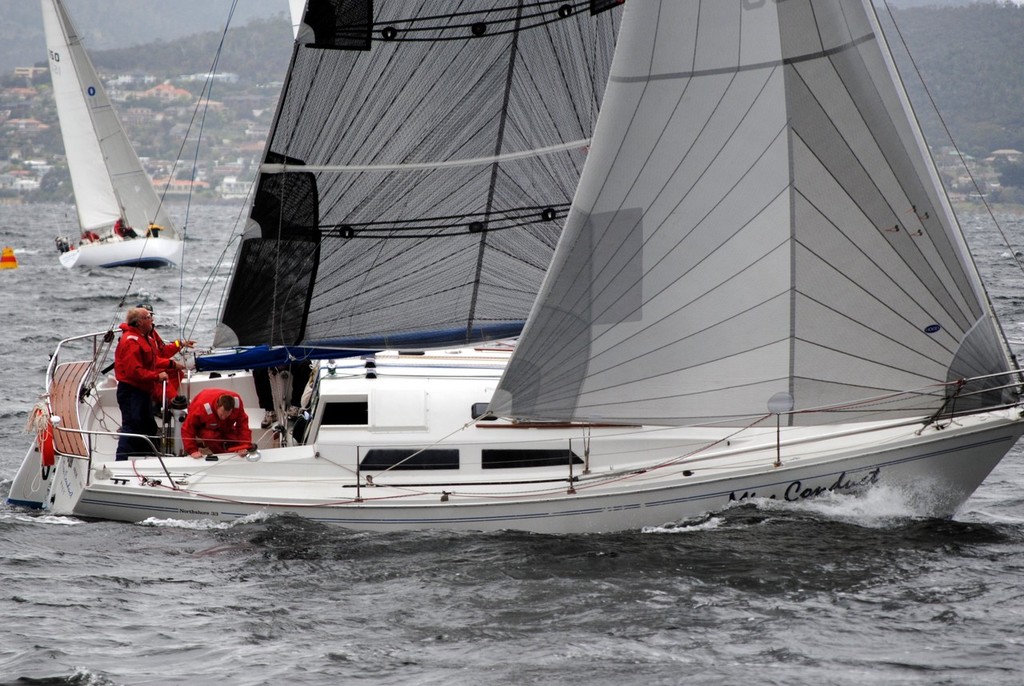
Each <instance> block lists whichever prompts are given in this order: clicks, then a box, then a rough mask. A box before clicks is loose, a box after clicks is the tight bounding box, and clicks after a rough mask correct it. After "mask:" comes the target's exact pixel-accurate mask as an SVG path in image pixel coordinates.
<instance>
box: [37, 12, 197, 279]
mask: <svg viewBox="0 0 1024 686" xmlns="http://www.w3.org/2000/svg"><path fill="white" fill-rule="evenodd" d="M41 4H42V10H43V28H44V29H45V34H46V47H47V52H48V53H49V65H50V76H51V79H52V81H53V92H54V99H55V101H56V104H57V116H58V118H59V119H60V129H61V135H62V137H63V139H64V152H65V154H66V156H67V161H68V169H69V170H70V172H71V184H72V187H73V188H74V193H75V205H76V209H77V212H78V221H79V224H80V226H81V230H82V233H81V236H80V237H77V238H72V237H67V236H65V237H60V238H58V239H57V247H58V249H59V250H60V262H61V264H62V265H64V266H65V267H69V268H70V267H122V266H137V267H160V266H165V265H177V264H179V263H180V262H181V255H182V242H181V238H180V236H179V235H178V232H177V231H176V230H175V228H174V225H173V224H172V222H171V218H170V217H169V216H168V214H167V212H166V210H165V208H164V206H163V204H162V203H161V202H160V199H159V198H158V197H157V195H156V192H155V191H154V190H153V185H152V183H151V181H150V179H149V177H148V176H147V174H146V172H145V170H144V169H143V167H142V163H141V162H140V161H139V157H138V155H137V154H136V153H135V149H134V148H133V147H132V144H131V142H130V141H129V140H128V136H127V135H126V134H125V132H124V128H123V127H122V126H121V122H120V121H119V120H118V118H117V114H116V113H115V112H114V109H113V107H112V106H111V104H110V100H109V98H108V97H107V94H106V91H105V90H104V88H103V84H102V83H101V82H100V80H99V77H98V76H97V74H96V70H95V69H94V68H93V66H92V62H91V61H90V60H89V56H88V55H87V54H86V52H85V48H84V46H83V45H82V41H81V38H80V37H79V35H78V33H77V32H76V31H75V27H74V25H73V24H72V23H71V18H70V16H68V13H67V10H66V9H65V7H64V3H63V2H62V0H41ZM115 226H116V228H117V230H116V231H115ZM122 227H124V228H122ZM133 234H134V237H133ZM76 243H77V245H76Z"/></svg>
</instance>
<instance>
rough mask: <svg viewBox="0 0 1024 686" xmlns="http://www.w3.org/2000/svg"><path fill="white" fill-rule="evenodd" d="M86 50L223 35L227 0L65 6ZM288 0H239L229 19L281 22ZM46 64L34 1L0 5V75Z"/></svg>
mask: <svg viewBox="0 0 1024 686" xmlns="http://www.w3.org/2000/svg"><path fill="white" fill-rule="evenodd" d="M65 5H66V7H67V8H68V13H69V14H70V15H71V18H72V20H73V21H74V22H75V26H76V28H78V30H79V31H80V32H81V33H82V35H83V36H84V37H85V41H86V47H87V48H89V50H90V51H91V50H99V49H101V48H105V47H111V46H115V45H123V46H133V45H144V44H147V43H150V42H152V41H154V40H164V41H169V40H173V39H176V38H180V37H182V36H187V35H191V34H195V33H199V32H201V31H208V30H218V29H223V26H224V22H225V20H226V19H227V17H228V11H229V10H230V8H231V5H232V0H170V1H168V0H65ZM287 12H288V0H241V2H239V3H238V5H237V7H236V9H235V14H234V17H233V19H232V25H233V26H241V25H242V24H245V23H246V22H248V21H249V20H251V19H254V18H266V17H271V16H274V15H281V16H282V17H284V16H285V15H286V13H287ZM45 59H46V46H45V42H44V40H43V19H42V14H41V12H40V9H39V0H0V73H6V72H9V71H11V70H12V69H14V67H20V66H30V65H32V64H34V63H36V62H43V61H45Z"/></svg>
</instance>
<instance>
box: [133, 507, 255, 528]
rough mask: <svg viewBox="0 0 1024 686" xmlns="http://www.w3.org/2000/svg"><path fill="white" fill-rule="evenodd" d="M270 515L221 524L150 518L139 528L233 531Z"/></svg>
mask: <svg viewBox="0 0 1024 686" xmlns="http://www.w3.org/2000/svg"><path fill="white" fill-rule="evenodd" d="M269 516H270V515H268V514H266V513H265V512H257V513H255V514H251V515H245V516H244V517H239V518H238V519H233V520H232V521H230V522H219V521H216V520H214V519H158V518H156V517H150V518H149V519H145V520H143V521H141V522H139V526H152V527H158V528H160V527H162V528H168V529H190V530H193V531H210V530H215V529H231V528H234V527H236V526H241V525H243V524H253V523H256V522H262V521H265V520H266V519H267V518H268V517H269Z"/></svg>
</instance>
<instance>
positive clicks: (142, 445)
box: [117, 382, 157, 460]
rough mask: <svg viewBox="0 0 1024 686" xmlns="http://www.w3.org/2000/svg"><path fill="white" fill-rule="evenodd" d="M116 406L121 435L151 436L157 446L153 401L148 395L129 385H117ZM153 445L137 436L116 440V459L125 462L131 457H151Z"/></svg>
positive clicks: (122, 437) (121, 383)
mask: <svg viewBox="0 0 1024 686" xmlns="http://www.w3.org/2000/svg"><path fill="white" fill-rule="evenodd" d="M117 405H118V407H120V408H121V433H122V434H142V435H143V436H151V437H152V440H153V445H157V426H156V419H155V418H154V417H153V399H152V398H150V397H149V393H147V392H145V391H142V390H139V389H138V388H136V387H135V386H132V385H131V384H126V383H124V382H120V383H118V384H117ZM153 445H150V444H149V442H148V441H146V440H145V439H144V438H139V437H137V436H121V437H120V438H118V439H117V459H118V460H127V459H128V458H129V457H131V456H133V455H152V454H153Z"/></svg>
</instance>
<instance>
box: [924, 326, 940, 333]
mask: <svg viewBox="0 0 1024 686" xmlns="http://www.w3.org/2000/svg"><path fill="white" fill-rule="evenodd" d="M939 331H942V327H941V326H939V325H938V324H929V325H928V326H926V327H924V332H925V333H928V334H931V333H938V332H939Z"/></svg>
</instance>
